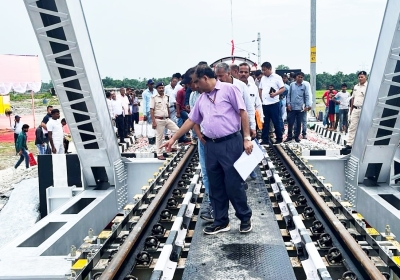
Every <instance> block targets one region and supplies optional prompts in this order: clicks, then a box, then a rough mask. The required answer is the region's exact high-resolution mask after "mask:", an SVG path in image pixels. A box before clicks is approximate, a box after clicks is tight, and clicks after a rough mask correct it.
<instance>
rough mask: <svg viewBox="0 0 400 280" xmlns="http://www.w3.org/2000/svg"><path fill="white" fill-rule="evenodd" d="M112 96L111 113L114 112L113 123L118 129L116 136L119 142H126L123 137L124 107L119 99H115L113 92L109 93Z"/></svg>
mask: <svg viewBox="0 0 400 280" xmlns="http://www.w3.org/2000/svg"><path fill="white" fill-rule="evenodd" d="M111 97H112V102H111V104H112V107H113V113H114V118H115V124H116V126H117V129H118V137H119V143H126V142H125V137H124V128H125V125H124V108H123V107H122V103H121V100H120V99H117V97H116V95H115V93H113V94H112V95H111Z"/></svg>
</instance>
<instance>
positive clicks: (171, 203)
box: [167, 197, 178, 207]
mask: <svg viewBox="0 0 400 280" xmlns="http://www.w3.org/2000/svg"><path fill="white" fill-rule="evenodd" d="M167 205H168V207H176V206H177V205H178V201H176V199H175V198H173V197H171V198H169V199H168V202H167Z"/></svg>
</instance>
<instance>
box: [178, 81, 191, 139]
mask: <svg viewBox="0 0 400 280" xmlns="http://www.w3.org/2000/svg"><path fill="white" fill-rule="evenodd" d="M189 79H190V77H189ZM182 81H183V80H182ZM185 82H187V80H186V81H185ZM184 85H185V84H184ZM186 87H187V85H185V87H182V88H181V89H180V90H179V91H178V92H177V93H176V118H177V119H178V123H177V125H178V127H182V125H183V124H184V123H185V121H186V120H187V119H188V116H189V109H188V107H187V106H185V99H186ZM188 88H189V87H188ZM178 142H179V143H189V142H190V141H189V140H188V139H187V138H186V135H183V136H182V137H181V138H180V139H179V141H178Z"/></svg>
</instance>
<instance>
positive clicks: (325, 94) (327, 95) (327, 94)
mask: <svg viewBox="0 0 400 280" xmlns="http://www.w3.org/2000/svg"><path fill="white" fill-rule="evenodd" d="M336 93H337V91H336V90H334V91H333V94H335V95H336ZM324 96H325V97H326V104H325V106H326V107H329V100H330V97H329V90H327V91H325V93H324V95H323V96H322V97H324Z"/></svg>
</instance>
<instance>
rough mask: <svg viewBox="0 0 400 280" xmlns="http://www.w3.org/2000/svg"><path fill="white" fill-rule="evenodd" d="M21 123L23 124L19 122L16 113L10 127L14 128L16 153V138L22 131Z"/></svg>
mask: <svg viewBox="0 0 400 280" xmlns="http://www.w3.org/2000/svg"><path fill="white" fill-rule="evenodd" d="M22 125H23V124H22V122H21V117H20V116H18V115H16V116H15V122H14V127H12V129H13V130H14V146H15V151H16V154H18V152H19V151H17V139H18V135H19V134H20V133H21V132H22Z"/></svg>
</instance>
